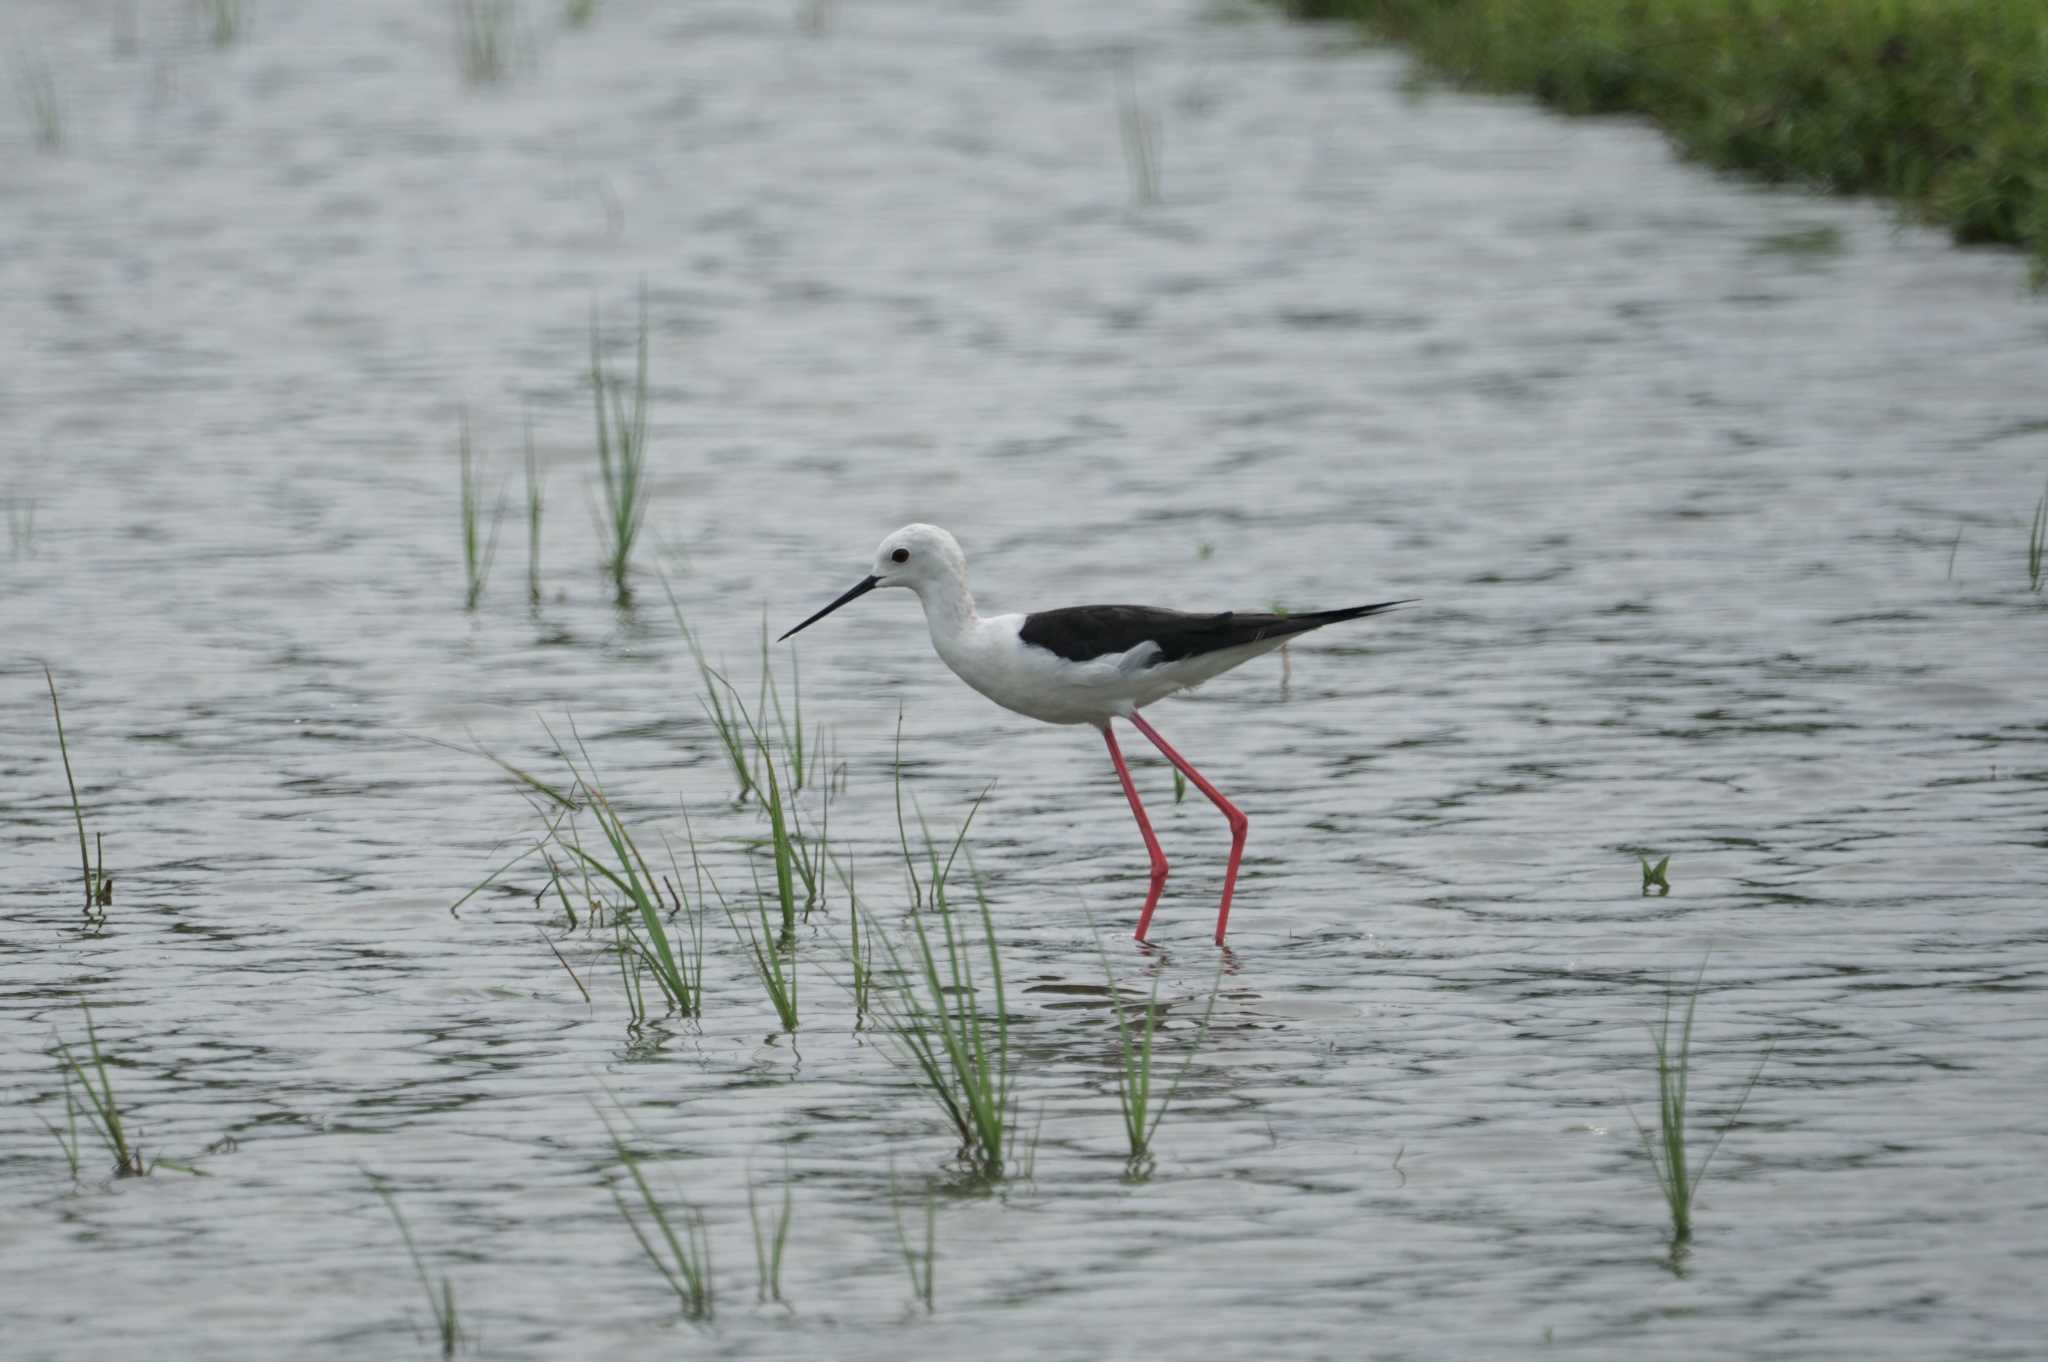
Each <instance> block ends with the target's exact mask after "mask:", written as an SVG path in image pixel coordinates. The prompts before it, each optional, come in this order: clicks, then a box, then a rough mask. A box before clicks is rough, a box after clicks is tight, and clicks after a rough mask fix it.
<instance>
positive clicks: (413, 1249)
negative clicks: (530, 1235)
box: [363, 1168, 464, 1357]
mask: <svg viewBox="0 0 2048 1362" xmlns="http://www.w3.org/2000/svg"><path fill="white" fill-rule="evenodd" d="M363 1173H364V1176H366V1177H368V1178H369V1179H370V1186H371V1187H372V1188H374V1189H375V1191H376V1193H377V1196H378V1197H379V1199H381V1200H382V1201H383V1203H384V1208H385V1209H386V1210H388V1211H390V1212H391V1219H392V1220H393V1221H394V1222H396V1223H397V1225H398V1235H399V1237H400V1238H401V1239H403V1240H405V1252H406V1256H407V1257H409V1258H411V1259H412V1270H413V1272H414V1273H415V1274H417V1275H418V1277H419V1279H420V1290H422V1291H424V1292H426V1295H427V1309H428V1310H430V1311H432V1312H433V1316H434V1332H435V1334H436V1335H437V1336H438V1337H439V1339H440V1342H441V1356H442V1357H453V1356H455V1351H456V1349H457V1348H459V1347H461V1346H462V1344H463V1341H464V1335H463V1332H462V1322H461V1319H460V1317H459V1316H458V1315H457V1314H456V1310H455V1283H454V1282H453V1281H451V1280H450V1279H449V1277H448V1275H447V1274H446V1273H443V1274H442V1275H441V1280H440V1282H439V1283H438V1284H436V1282H435V1281H434V1278H433V1274H432V1273H430V1272H428V1271H427V1261H426V1259H425V1258H423V1257H421V1256H420V1246H419V1245H418V1244H417V1243H416V1242H414V1240H413V1237H412V1227H411V1226H410V1225H408V1224H406V1223H405V1213H404V1212H403V1211H401V1210H399V1209H398V1198H397V1197H395V1196H393V1195H392V1194H391V1188H390V1187H388V1186H387V1185H386V1184H385V1182H384V1179H382V1178H380V1177H378V1176H377V1175H376V1174H375V1173H372V1172H370V1170H369V1169H367V1168H365V1169H364V1170H363Z"/></svg>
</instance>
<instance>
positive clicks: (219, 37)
mask: <svg viewBox="0 0 2048 1362" xmlns="http://www.w3.org/2000/svg"><path fill="white" fill-rule="evenodd" d="M199 8H200V11H201V13H202V14H203V15H204V16H205V19H206V34H207V37H208V38H209V39H211V40H212V42H213V45H214V46H215V47H233V46H234V45H235V40H236V39H237V38H240V37H241V36H242V31H243V20H244V17H245V16H244V14H243V11H242V0H200V3H199Z"/></svg>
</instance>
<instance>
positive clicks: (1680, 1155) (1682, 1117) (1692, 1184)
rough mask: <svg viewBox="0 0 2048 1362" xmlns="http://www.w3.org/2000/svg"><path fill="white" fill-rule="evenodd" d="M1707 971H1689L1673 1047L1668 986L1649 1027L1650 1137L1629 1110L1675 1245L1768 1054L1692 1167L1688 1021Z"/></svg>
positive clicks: (1688, 1229) (1684, 1236)
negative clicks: (1652, 1065)
mask: <svg viewBox="0 0 2048 1362" xmlns="http://www.w3.org/2000/svg"><path fill="white" fill-rule="evenodd" d="M1706 971H1707V962H1706V961H1704V960H1702V961H1700V967H1699V970H1698V972H1697V973H1695V974H1694V975H1693V980H1692V988H1691V990H1690V991H1689V992H1688V993H1687V995H1686V999H1685V1021H1684V1023H1683V1025H1682V1026H1681V1027H1680V1029H1679V1033H1678V1042H1677V1044H1676V1045H1675V1046H1674V1045H1673V1044H1672V1040H1671V1000H1672V992H1671V990H1670V989H1669V988H1667V989H1666V990H1665V993H1664V1014H1663V1017H1662V1019H1661V1020H1660V1021H1659V1023H1658V1024H1657V1025H1656V1026H1653V1027H1651V1028H1650V1044H1651V1046H1652V1047H1653V1048H1654V1049H1655V1051H1656V1055H1657V1132H1656V1134H1655V1135H1652V1134H1651V1132H1650V1131H1649V1130H1648V1129H1646V1128H1645V1127H1644V1125H1643V1123H1642V1122H1641V1121H1640V1120H1638V1119H1637V1117H1636V1112H1635V1108H1634V1107H1633V1106H1631V1107H1630V1108H1629V1110H1628V1116H1629V1120H1630V1121H1631V1122H1633V1123H1634V1125H1635V1128H1636V1134H1637V1135H1638V1136H1640V1137H1641V1139H1642V1142H1643V1152H1644V1153H1645V1154H1647V1155H1648V1156H1649V1159H1650V1167H1651V1169H1652V1170H1653V1171H1654V1172H1655V1173H1656V1175H1657V1186H1658V1189H1659V1190H1660V1191H1662V1192H1663V1193H1664V1204H1665V1206H1666V1208H1667V1209H1668V1210H1669V1211H1670V1213H1671V1238H1672V1242H1673V1243H1674V1244H1683V1243H1685V1242H1686V1241H1688V1240H1690V1239H1691V1238H1692V1203H1693V1198H1694V1197H1696V1196H1698V1195H1699V1189H1700V1184H1701V1183H1702V1182H1705V1181H1706V1177H1707V1169H1708V1168H1709V1167H1710V1166H1711V1165H1712V1164H1713V1162H1714V1155H1716V1154H1717V1153H1719V1152H1720V1150H1721V1142H1722V1141H1723V1140H1725V1139H1727V1138H1728V1132H1729V1130H1731V1129H1732V1128H1733V1127H1734V1125H1735V1122H1736V1121H1737V1120H1738V1119H1739V1118H1740V1117H1741V1115H1742V1109H1743V1108H1744V1107H1745V1106H1747V1105H1748V1104H1749V1095H1750V1094H1751V1093H1752V1092H1754V1091H1755V1090H1756V1081H1757V1079H1758V1078H1759V1077H1761V1076H1762V1074H1763V1071H1764V1065H1765V1064H1766V1063H1767V1062H1768V1061H1769V1060H1770V1057H1771V1052H1770V1050H1769V1049H1768V1048H1766V1049H1765V1051H1764V1055H1763V1058H1762V1059H1759V1060H1758V1061H1757V1064H1756V1069H1755V1070H1754V1071H1753V1072H1752V1073H1751V1074H1750V1076H1749V1082H1748V1083H1747V1084H1745V1085H1744V1086H1743V1089H1742V1095H1741V1096H1740V1097H1738V1098H1737V1099H1736V1101H1735V1106H1734V1108H1733V1109H1732V1110H1731V1111H1729V1113H1728V1119H1727V1120H1726V1121H1724V1122H1722V1123H1721V1130H1720V1133H1719V1134H1717V1135H1715V1137H1714V1142H1713V1144H1711V1145H1710V1146H1708V1148H1707V1154H1706V1157H1705V1158H1703V1159H1701V1160H1700V1163H1699V1167H1698V1168H1694V1167H1692V1165H1691V1163H1690V1160H1689V1155H1688V1150H1687V1141H1686V1107H1687V1103H1688V1096H1689V1094H1688V1089H1689V1086H1690V1083H1691V1078H1692V1021H1693V1011H1694V1009H1695V1008H1696V1007H1698V1005H1699V1000H1700V980H1701V979H1702V978H1703V977H1704V976H1705V975H1706Z"/></svg>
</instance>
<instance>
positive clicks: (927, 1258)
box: [889, 1168, 939, 1315]
mask: <svg viewBox="0 0 2048 1362" xmlns="http://www.w3.org/2000/svg"><path fill="white" fill-rule="evenodd" d="M889 1212H890V1214H891V1215H893V1216H894V1217H895V1219H896V1246H897V1248H898V1249H900V1250H901V1251H902V1253H903V1270H904V1272H906V1273H908V1274H909V1276H910V1294H911V1295H912V1296H913V1297H915V1298H916V1299H917V1301H918V1302H919V1303H920V1304H921V1305H923V1306H924V1312H925V1313H926V1314H927V1315H929V1314H931V1313H933V1311H934V1310H935V1309H937V1286H938V1277H937V1268H938V1265H939V1252H938V1235H939V1199H938V1196H937V1194H936V1193H934V1192H933V1191H932V1190H931V1189H930V1188H926V1189H925V1194H924V1247H923V1248H922V1249H919V1248H916V1247H915V1246H913V1245H912V1244H911V1242H910V1232H909V1231H908V1230H907V1229H905V1228H904V1225H903V1200H902V1198H901V1197H900V1196H898V1195H897V1192H896V1170H895V1169H894V1168H891V1169H890V1170H889Z"/></svg>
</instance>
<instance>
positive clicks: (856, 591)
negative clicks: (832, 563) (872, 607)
mask: <svg viewBox="0 0 2048 1362" xmlns="http://www.w3.org/2000/svg"><path fill="white" fill-rule="evenodd" d="M881 580H882V579H881V578H880V577H870V578H868V579H867V580H866V581H864V582H861V583H859V584H858V585H856V586H855V587H854V588H853V590H851V591H849V592H847V593H846V594H845V595H844V596H841V597H840V598H839V599H838V600H836V601H834V602H832V604H830V605H828V606H826V607H825V608H824V609H823V610H820V611H819V612H818V613H817V614H815V615H813V616H811V617H810V618H809V619H807V620H805V621H804V622H803V623H802V624H799V625H798V626H797V627H796V628H794V629H792V630H790V631H789V634H799V633H802V632H803V631H804V630H806V629H808V628H810V627H811V626H812V625H814V624H816V623H817V622H818V621H819V620H821V619H823V618H825V616H827V615H829V614H831V613H832V612H833V611H834V610H837V609H838V608H839V607H840V606H842V605H845V604H846V603H847V602H848V601H850V600H852V599H853V598H854V597H856V596H865V595H867V594H868V593H869V592H870V591H873V590H874V589H875V587H876V586H878V585H880V583H881ZM789 634H784V635H783V636H782V638H778V639H776V640H775V641H776V642H777V643H780V642H782V639H783V638H788V637H789Z"/></svg>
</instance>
